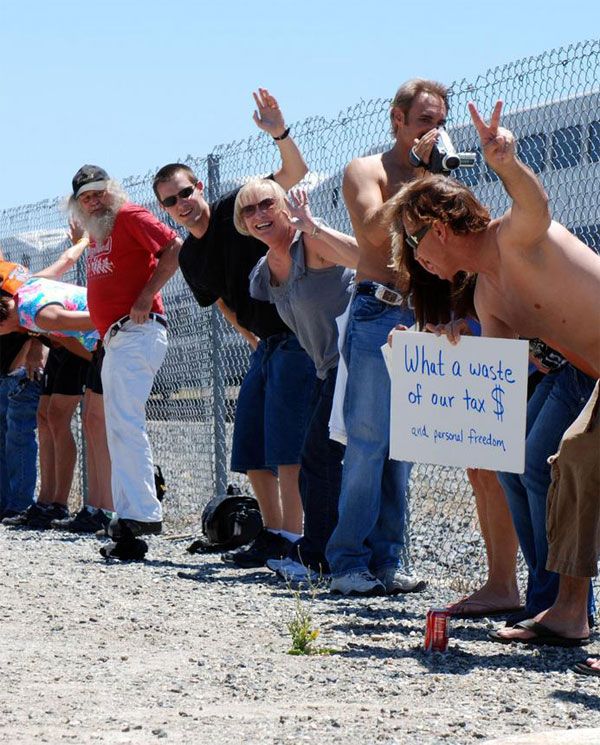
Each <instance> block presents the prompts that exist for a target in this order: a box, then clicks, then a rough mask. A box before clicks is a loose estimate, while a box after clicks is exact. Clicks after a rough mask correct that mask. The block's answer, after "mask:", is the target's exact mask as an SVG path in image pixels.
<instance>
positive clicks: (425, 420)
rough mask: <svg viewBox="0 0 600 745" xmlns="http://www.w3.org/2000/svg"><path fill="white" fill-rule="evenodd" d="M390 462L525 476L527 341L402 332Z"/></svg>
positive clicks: (396, 353) (397, 342) (393, 370)
mask: <svg viewBox="0 0 600 745" xmlns="http://www.w3.org/2000/svg"><path fill="white" fill-rule="evenodd" d="M389 359H390V360H391V364H390V375H391V378H392V393H391V422H390V457H391V458H394V459H396V460H405V461H414V462H417V463H435V464H439V465H449V466H471V467H474V468H487V469H490V470H492V471H510V472H512V473H523V470H524V467H525V415H526V407H527V374H528V344H527V342H526V341H517V340H512V339H490V338H481V337H476V338H474V337H469V336H464V337H462V338H461V340H460V341H459V343H458V344H456V345H452V344H450V342H449V341H448V340H447V339H446V337H444V336H442V337H437V336H435V335H434V334H425V333H419V332H412V331H395V332H394V339H393V347H392V350H391V355H390V356H389Z"/></svg>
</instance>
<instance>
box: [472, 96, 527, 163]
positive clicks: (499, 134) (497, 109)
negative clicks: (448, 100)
mask: <svg viewBox="0 0 600 745" xmlns="http://www.w3.org/2000/svg"><path fill="white" fill-rule="evenodd" d="M468 107H469V113H470V114H471V119H472V120H473V124H474V125H475V129H476V130H477V134H478V135H479V139H480V140H481V149H482V151H483V157H484V158H485V160H486V162H487V164H488V165H489V166H490V168H492V169H493V170H494V171H496V170H497V169H498V168H502V166H503V165H505V164H506V163H510V162H512V161H513V160H514V159H515V152H516V148H515V138H514V136H513V133H512V132H509V130H508V129H504V128H503V127H501V126H500V114H501V112H502V101H496V105H495V106H494V111H493V112H492V117H491V119H490V123H489V124H486V123H485V122H484V121H483V119H482V118H481V116H480V114H479V112H478V111H477V109H476V107H475V104H474V103H473V102H472V101H469V103H468Z"/></svg>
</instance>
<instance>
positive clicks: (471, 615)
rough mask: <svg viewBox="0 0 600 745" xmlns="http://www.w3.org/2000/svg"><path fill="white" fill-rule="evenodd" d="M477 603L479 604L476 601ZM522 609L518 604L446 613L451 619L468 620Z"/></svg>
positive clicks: (502, 614)
mask: <svg viewBox="0 0 600 745" xmlns="http://www.w3.org/2000/svg"><path fill="white" fill-rule="evenodd" d="M460 602H461V601H459V602H458V603H456V605H460ZM478 605H481V604H480V603H478ZM520 610H523V606H522V605H521V606H519V607H517V608H488V609H487V610H486V609H485V608H481V610H472V611H468V610H467V611H462V612H460V613H454V612H453V611H452V610H448V611H446V612H447V613H448V617H449V618H451V619H452V620H455V619H456V620H457V621H460V620H468V619H476V618H496V617H497V616H507V615H508V614H509V613H516V612H517V611H520Z"/></svg>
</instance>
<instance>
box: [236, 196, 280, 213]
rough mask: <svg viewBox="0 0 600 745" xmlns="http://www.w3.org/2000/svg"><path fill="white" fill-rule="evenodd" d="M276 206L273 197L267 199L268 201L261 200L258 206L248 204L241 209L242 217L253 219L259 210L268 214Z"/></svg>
mask: <svg viewBox="0 0 600 745" xmlns="http://www.w3.org/2000/svg"><path fill="white" fill-rule="evenodd" d="M274 204H275V199H273V197H267V198H266V199H261V200H260V202H259V203H258V204H246V205H244V206H243V207H240V213H241V215H242V217H252V215H253V214H254V213H255V212H256V211H257V210H260V211H261V212H266V211H267V210H270V209H271V207H273V205H274Z"/></svg>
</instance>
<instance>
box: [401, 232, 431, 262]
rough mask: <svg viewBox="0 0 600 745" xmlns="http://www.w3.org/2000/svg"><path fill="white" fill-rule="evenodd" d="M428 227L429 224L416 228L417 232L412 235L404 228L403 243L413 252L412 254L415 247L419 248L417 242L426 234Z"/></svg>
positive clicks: (414, 252) (415, 250) (415, 251)
mask: <svg viewBox="0 0 600 745" xmlns="http://www.w3.org/2000/svg"><path fill="white" fill-rule="evenodd" d="M430 228H431V225H424V226H423V227H422V228H419V230H417V232H416V233H415V234H414V235H411V234H410V233H408V232H407V231H406V229H405V230H404V243H405V244H406V245H407V246H408V248H410V250H411V251H412V252H413V256H414V255H415V254H416V253H417V248H419V243H420V242H421V241H422V240H423V238H424V237H425V236H426V234H427V232H428V231H429V229H430Z"/></svg>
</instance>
